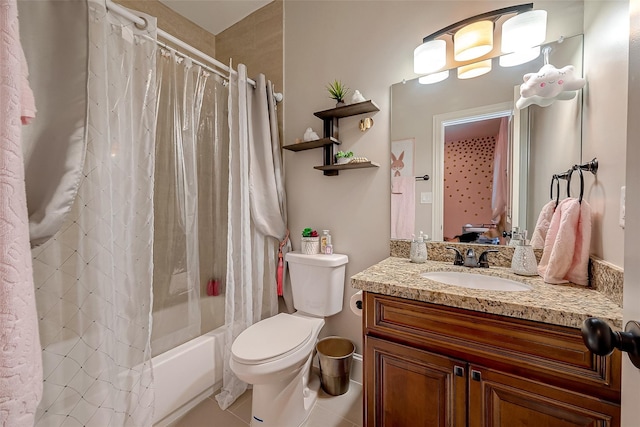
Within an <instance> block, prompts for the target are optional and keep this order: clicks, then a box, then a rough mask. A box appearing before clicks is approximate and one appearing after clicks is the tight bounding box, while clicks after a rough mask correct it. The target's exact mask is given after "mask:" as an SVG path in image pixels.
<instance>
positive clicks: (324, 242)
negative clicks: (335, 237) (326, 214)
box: [320, 230, 333, 254]
mask: <svg viewBox="0 0 640 427" xmlns="http://www.w3.org/2000/svg"><path fill="white" fill-rule="evenodd" d="M327 246H331V234H329V230H322V236H320V253H321V254H326V253H327ZM330 250H331V253H333V246H331V248H330Z"/></svg>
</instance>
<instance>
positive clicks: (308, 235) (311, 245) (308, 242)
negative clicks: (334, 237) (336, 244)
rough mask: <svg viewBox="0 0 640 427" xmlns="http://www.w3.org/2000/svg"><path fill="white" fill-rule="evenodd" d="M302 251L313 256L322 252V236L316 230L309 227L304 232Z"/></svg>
mask: <svg viewBox="0 0 640 427" xmlns="http://www.w3.org/2000/svg"><path fill="white" fill-rule="evenodd" d="M301 250H302V253H303V254H305V255H313V254H317V253H318V252H320V236H318V232H317V231H316V230H312V229H311V228H309V227H307V228H305V229H304V230H302V239H301Z"/></svg>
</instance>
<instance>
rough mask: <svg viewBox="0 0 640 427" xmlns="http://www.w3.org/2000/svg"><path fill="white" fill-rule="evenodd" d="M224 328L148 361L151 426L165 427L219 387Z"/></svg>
mask: <svg viewBox="0 0 640 427" xmlns="http://www.w3.org/2000/svg"><path fill="white" fill-rule="evenodd" d="M223 348H224V327H220V328H218V329H216V330H214V331H211V332H209V333H207V334H205V335H202V336H200V337H197V338H195V339H193V340H191V341H189V342H186V343H184V344H182V345H180V346H178V347H176V348H174V349H171V350H169V351H166V352H164V353H162V354H160V355H158V356H156V357H154V358H153V359H152V365H153V376H154V387H155V413H154V416H153V425H154V427H165V426H168V425H169V424H171V423H172V422H173V421H175V420H176V419H178V418H179V417H181V416H182V415H184V414H185V413H187V412H188V411H189V410H190V409H192V408H193V407H194V406H196V405H197V404H198V403H200V402H201V401H203V400H204V399H205V398H207V397H208V396H210V395H211V394H212V393H213V392H214V391H215V390H217V389H219V388H220V387H221V385H222V360H223V359H222V349H223Z"/></svg>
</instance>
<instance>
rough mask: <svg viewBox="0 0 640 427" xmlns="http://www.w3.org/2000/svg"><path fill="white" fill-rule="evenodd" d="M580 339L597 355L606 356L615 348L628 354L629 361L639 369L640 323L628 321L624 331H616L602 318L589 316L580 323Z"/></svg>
mask: <svg viewBox="0 0 640 427" xmlns="http://www.w3.org/2000/svg"><path fill="white" fill-rule="evenodd" d="M581 330H582V339H583V341H584V344H585V345H586V346H587V348H588V349H589V350H590V351H591V352H592V353H594V354H597V355H598V356H608V355H610V354H611V353H613V350H615V349H616V348H617V349H619V350H620V351H624V352H626V353H627V355H628V356H629V359H630V360H631V363H633V365H634V366H635V367H636V368H638V369H640V324H639V323H638V322H635V321H630V322H628V323H627V325H626V327H625V332H618V331H614V330H612V329H611V327H610V326H609V325H608V324H607V322H605V321H604V320H602V319H598V318H595V317H590V318H588V319H587V320H585V321H584V322H583V323H582V329H581Z"/></svg>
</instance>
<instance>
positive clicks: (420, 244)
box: [409, 231, 428, 264]
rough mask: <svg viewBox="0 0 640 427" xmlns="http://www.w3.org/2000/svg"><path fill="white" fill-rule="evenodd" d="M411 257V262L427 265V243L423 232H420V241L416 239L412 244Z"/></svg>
mask: <svg viewBox="0 0 640 427" xmlns="http://www.w3.org/2000/svg"><path fill="white" fill-rule="evenodd" d="M427 238H428V237H427ZM409 257H410V259H411V262H415V263H419V264H422V263H425V262H426V261H427V242H426V240H425V235H424V234H423V233H422V231H421V232H420V236H419V237H418V239H417V240H416V239H414V240H413V241H412V242H411V252H410V254H409Z"/></svg>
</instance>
